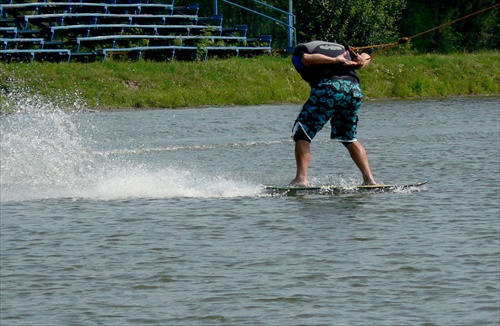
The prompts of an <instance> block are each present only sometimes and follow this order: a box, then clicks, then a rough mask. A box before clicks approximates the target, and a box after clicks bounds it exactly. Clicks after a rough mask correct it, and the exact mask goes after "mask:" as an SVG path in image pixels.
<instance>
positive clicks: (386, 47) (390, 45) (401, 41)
mask: <svg viewBox="0 0 500 326" xmlns="http://www.w3.org/2000/svg"><path fill="white" fill-rule="evenodd" d="M498 6H500V3H497V4H496V5H493V6H491V7H488V8H485V9H482V10H479V11H477V12H475V13H472V14H469V15H467V16H464V17H461V18H458V19H455V20H452V21H449V22H447V23H444V24H442V25H439V26H436V27H433V28H431V29H429V30H426V31H424V32H421V33H418V34H415V35H413V36H410V37H401V38H400V39H399V40H398V41H396V42H394V43H387V44H379V45H369V46H361V47H354V46H348V48H349V50H352V51H360V50H366V49H373V48H383V49H382V50H380V51H378V52H376V53H374V54H372V55H371V57H370V59H372V58H374V57H376V56H378V55H380V54H382V53H384V52H386V51H388V50H390V49H391V48H393V47H395V46H397V45H400V44H404V43H406V42H408V41H409V40H411V39H412V38H415V37H418V36H422V35H424V34H427V33H430V32H432V31H435V30H436V29H440V28H443V27H445V26H448V25H451V24H454V23H456V22H458V21H461V20H464V19H467V18H470V17H472V16H475V15H478V14H480V13H482V12H485V11H488V10H491V9H494V8H496V7H498Z"/></svg>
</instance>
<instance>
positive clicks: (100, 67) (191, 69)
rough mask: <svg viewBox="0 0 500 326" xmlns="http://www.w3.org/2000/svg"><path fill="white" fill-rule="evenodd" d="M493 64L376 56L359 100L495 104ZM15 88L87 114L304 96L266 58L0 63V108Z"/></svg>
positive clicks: (473, 58)
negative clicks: (485, 99) (463, 99)
mask: <svg viewBox="0 0 500 326" xmlns="http://www.w3.org/2000/svg"><path fill="white" fill-rule="evenodd" d="M499 60H500V52H498V51H487V52H479V53H475V54H464V53H455V54H451V55H438V54H425V55H397V56H389V55H381V56H378V57H376V58H374V59H373V60H372V62H371V63H370V65H369V66H368V67H367V68H365V69H362V70H360V71H359V76H360V79H361V86H362V88H363V93H364V94H365V95H366V98H367V99H370V98H371V99H374V98H392V97H398V98H412V97H434V96H457V95H494V96H499V95H500V65H498V64H497V63H498V61H499ZM19 88H22V89H24V90H26V93H28V92H32V93H36V94H40V95H43V96H47V97H49V98H65V103H74V102H78V103H80V102H84V103H86V106H87V108H89V109H92V108H98V109H117V108H119V109H126V108H134V109H139V108H141V109H147V108H179V107H198V106H217V105H221V106H229V105H259V104H272V103H302V102H304V101H305V99H306V98H307V96H308V94H309V85H308V84H307V83H306V82H304V81H303V80H302V79H301V78H300V75H299V74H298V73H297V72H296V71H295V69H294V68H293V66H292V64H291V62H290V59H289V58H283V57H279V56H270V55H269V56H268V55H264V56H260V57H256V58H241V57H237V58H235V57H233V58H230V59H227V60H207V61H202V62H186V61H173V62H169V63H162V62H152V61H146V60H140V61H137V62H121V61H105V62H93V63H87V64H81V63H60V64H57V63H43V62H34V63H31V64H30V63H23V64H5V63H0V108H2V106H4V105H5V103H7V99H6V95H5V94H8V93H9V90H11V89H19ZM2 92H3V95H2ZM72 97H73V98H74V99H73V100H71V98H72ZM58 103H59V102H58Z"/></svg>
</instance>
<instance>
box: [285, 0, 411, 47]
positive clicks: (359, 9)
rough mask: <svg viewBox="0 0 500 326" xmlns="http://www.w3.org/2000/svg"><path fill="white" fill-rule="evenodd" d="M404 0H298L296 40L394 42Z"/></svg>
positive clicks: (296, 5) (356, 43)
mask: <svg viewBox="0 0 500 326" xmlns="http://www.w3.org/2000/svg"><path fill="white" fill-rule="evenodd" d="M404 5H405V1H404V0H351V1H342V0H329V1H321V0H299V1H297V2H296V3H295V7H294V8H295V12H296V15H297V28H298V30H299V32H298V37H299V42H303V41H310V40H326V41H331V42H337V43H341V44H350V45H371V44H380V43H387V42H390V41H394V39H395V38H396V35H397V30H396V24H395V23H396V21H397V20H398V18H399V16H400V15H401V11H402V10H403V8H404Z"/></svg>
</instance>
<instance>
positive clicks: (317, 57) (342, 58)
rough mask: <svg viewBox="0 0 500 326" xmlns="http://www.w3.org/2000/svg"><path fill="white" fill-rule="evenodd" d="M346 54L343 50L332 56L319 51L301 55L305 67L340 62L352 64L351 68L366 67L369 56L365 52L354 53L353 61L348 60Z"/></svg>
mask: <svg viewBox="0 0 500 326" xmlns="http://www.w3.org/2000/svg"><path fill="white" fill-rule="evenodd" d="M346 56H347V52H344V53H343V54H341V55H339V56H336V57H333V58H332V57H329V56H326V55H324V54H320V53H313V54H307V53H304V54H303V55H302V63H303V64H304V66H306V67H312V66H316V65H331V64H342V65H344V66H354V67H353V68H357V69H361V68H364V67H366V66H367V65H368V62H369V60H370V56H369V55H368V54H366V53H361V54H359V55H356V58H354V60H353V61H352V60H348V59H347V58H346Z"/></svg>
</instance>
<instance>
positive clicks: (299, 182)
mask: <svg viewBox="0 0 500 326" xmlns="http://www.w3.org/2000/svg"><path fill="white" fill-rule="evenodd" d="M288 186H289V187H307V180H299V179H297V178H295V179H293V180H292V181H291V182H290V183H289V184H288Z"/></svg>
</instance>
